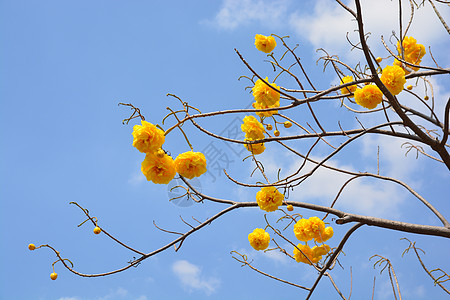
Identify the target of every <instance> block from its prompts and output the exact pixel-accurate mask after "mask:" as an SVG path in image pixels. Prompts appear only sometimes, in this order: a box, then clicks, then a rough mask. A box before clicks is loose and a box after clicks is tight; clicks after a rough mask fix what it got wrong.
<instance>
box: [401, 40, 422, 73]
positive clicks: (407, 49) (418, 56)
mask: <svg viewBox="0 0 450 300" xmlns="http://www.w3.org/2000/svg"><path fill="white" fill-rule="evenodd" d="M402 46H403V51H404V52H403V55H404V56H403V57H404V59H405V61H406V62H408V63H411V64H414V65H420V63H421V62H422V58H423V56H424V55H425V54H426V51H425V46H424V45H422V44H417V41H416V39H415V38H413V37H411V36H405V38H404V39H403V42H402ZM397 51H398V56H400V57H402V49H401V47H400V41H398V42H397ZM394 65H397V66H399V67H401V68H402V69H403V70H404V71H405V73H406V74H409V73H410V71H408V70H406V69H405V67H404V66H403V65H402V63H401V62H400V61H398V60H395V61H394ZM408 68H411V67H409V66H408ZM412 69H413V70H414V71H417V70H419V67H412Z"/></svg>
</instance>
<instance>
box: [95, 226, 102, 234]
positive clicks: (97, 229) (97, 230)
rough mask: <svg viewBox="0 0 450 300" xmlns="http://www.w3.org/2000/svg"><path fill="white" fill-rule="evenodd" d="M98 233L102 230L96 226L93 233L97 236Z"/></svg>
mask: <svg viewBox="0 0 450 300" xmlns="http://www.w3.org/2000/svg"><path fill="white" fill-rule="evenodd" d="M100 232H102V230H101V229H100V227H98V226H96V227H95V228H94V233H95V234H99V233H100Z"/></svg>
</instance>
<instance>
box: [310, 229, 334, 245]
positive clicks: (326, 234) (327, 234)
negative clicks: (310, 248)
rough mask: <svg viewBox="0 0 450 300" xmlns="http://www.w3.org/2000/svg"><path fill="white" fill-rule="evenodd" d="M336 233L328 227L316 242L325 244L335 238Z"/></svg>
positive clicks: (316, 238)
mask: <svg viewBox="0 0 450 300" xmlns="http://www.w3.org/2000/svg"><path fill="white" fill-rule="evenodd" d="M333 234H334V231H333V227H327V228H325V229H324V230H323V232H321V233H320V235H319V236H317V237H315V238H314V240H315V241H316V242H318V243H323V242H326V241H328V240H329V239H331V238H332V237H333Z"/></svg>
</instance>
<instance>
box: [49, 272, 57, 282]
mask: <svg viewBox="0 0 450 300" xmlns="http://www.w3.org/2000/svg"><path fill="white" fill-rule="evenodd" d="M50 278H51V279H52V280H56V278H58V274H56V273H55V272H53V273H52V274H50Z"/></svg>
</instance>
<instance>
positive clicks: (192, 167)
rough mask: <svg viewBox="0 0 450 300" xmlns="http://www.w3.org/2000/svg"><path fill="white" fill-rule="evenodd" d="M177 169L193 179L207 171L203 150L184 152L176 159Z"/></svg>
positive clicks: (184, 175)
mask: <svg viewBox="0 0 450 300" xmlns="http://www.w3.org/2000/svg"><path fill="white" fill-rule="evenodd" d="M175 170H176V171H177V172H178V174H180V175H181V176H183V177H186V178H189V179H192V178H194V177H198V176H200V175H202V174H203V173H205V172H206V158H205V155H203V153H201V152H192V151H188V152H184V153H181V154H180V155H178V156H177V158H176V159H175Z"/></svg>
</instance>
